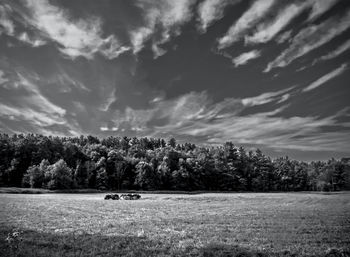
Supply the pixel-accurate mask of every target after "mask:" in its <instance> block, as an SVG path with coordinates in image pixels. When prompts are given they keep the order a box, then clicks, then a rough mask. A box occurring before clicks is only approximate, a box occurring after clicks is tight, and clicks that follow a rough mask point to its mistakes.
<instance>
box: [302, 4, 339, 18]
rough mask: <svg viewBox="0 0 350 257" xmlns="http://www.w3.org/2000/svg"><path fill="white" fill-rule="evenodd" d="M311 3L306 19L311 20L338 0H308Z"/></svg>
mask: <svg viewBox="0 0 350 257" xmlns="http://www.w3.org/2000/svg"><path fill="white" fill-rule="evenodd" d="M309 1H310V2H311V4H312V10H311V12H310V14H309V18H308V21H313V20H315V19H317V18H318V17H320V16H321V15H322V14H324V13H325V12H327V11H328V10H329V9H331V8H332V7H333V6H334V5H335V4H336V3H337V2H339V0H309Z"/></svg>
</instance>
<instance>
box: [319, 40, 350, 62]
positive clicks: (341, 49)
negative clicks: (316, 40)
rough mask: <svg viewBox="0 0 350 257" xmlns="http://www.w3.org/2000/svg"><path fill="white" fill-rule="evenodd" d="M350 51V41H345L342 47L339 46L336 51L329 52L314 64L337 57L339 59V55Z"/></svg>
mask: <svg viewBox="0 0 350 257" xmlns="http://www.w3.org/2000/svg"><path fill="white" fill-rule="evenodd" d="M349 49H350V39H349V40H347V41H345V42H344V43H343V44H341V45H340V46H338V47H337V48H336V49H334V50H333V51H332V52H329V53H328V54H326V55H323V56H321V57H320V58H317V59H316V60H315V61H314V62H313V64H315V63H317V62H320V61H326V60H330V59H333V58H335V57H338V56H339V55H341V54H342V53H344V52H346V51H348V50H349Z"/></svg>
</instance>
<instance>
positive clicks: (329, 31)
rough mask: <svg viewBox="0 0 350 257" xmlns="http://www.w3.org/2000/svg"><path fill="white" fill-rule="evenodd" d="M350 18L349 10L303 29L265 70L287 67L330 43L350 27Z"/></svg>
mask: <svg viewBox="0 0 350 257" xmlns="http://www.w3.org/2000/svg"><path fill="white" fill-rule="evenodd" d="M349 20H350V11H349V10H348V11H347V12H346V13H345V15H343V16H342V17H338V16H337V17H332V18H329V19H328V20H326V21H324V22H322V23H321V24H318V25H311V26H308V27H306V28H304V29H302V30H301V31H300V32H299V33H298V34H297V35H296V36H295V37H294V38H293V40H292V43H291V45H290V46H289V47H288V48H287V49H286V50H285V51H283V52H282V53H281V54H280V55H279V56H278V57H277V58H276V59H275V60H273V61H272V62H270V63H269V64H268V65H267V67H266V69H265V72H269V71H270V70H271V69H273V68H276V67H285V66H287V65H288V64H290V63H291V62H293V61H294V60H295V59H297V58H299V57H301V56H303V55H305V54H307V53H309V52H310V51H312V50H314V49H316V48H318V47H320V46H322V45H324V44H326V43H328V42H329V41H331V40H332V39H333V38H334V37H336V36H338V35H340V34H342V33H343V32H345V31H346V30H347V29H348V28H350V22H349Z"/></svg>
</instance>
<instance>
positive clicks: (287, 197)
mask: <svg viewBox="0 0 350 257" xmlns="http://www.w3.org/2000/svg"><path fill="white" fill-rule="evenodd" d="M103 196H104V194H37V195H36V194H25V195H18V194H1V195H0V227H1V229H0V237H1V238H0V248H1V249H0V255H1V256H10V254H13V255H17V256H349V250H350V249H349V245H350V215H349V213H350V193H340V194H339V193H338V194H320V193H319V194H315V193H310V194H308V193H271V194H269V193H236V194H219V193H217V194H211V193H210V194H209V193H208V194H196V195H185V194H183V195H182V194H177V195H173V194H143V195H142V199H141V200H138V201H104V200H103ZM13 229H19V230H22V231H23V235H22V238H23V240H22V241H21V242H19V247H18V249H12V252H10V247H9V245H8V243H6V242H5V241H4V240H3V239H5V238H6V236H7V233H8V232H10V231H12V230H13Z"/></svg>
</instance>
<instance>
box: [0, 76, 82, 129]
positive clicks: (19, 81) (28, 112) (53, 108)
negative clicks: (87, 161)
mask: <svg viewBox="0 0 350 257" xmlns="http://www.w3.org/2000/svg"><path fill="white" fill-rule="evenodd" d="M39 80H40V78H39V77H38V75H36V74H29V73H19V72H17V73H15V76H13V77H12V78H11V79H10V81H9V82H8V83H7V84H8V86H7V87H6V88H7V91H12V94H11V95H9V96H7V97H5V96H2V97H1V96H0V98H1V103H0V117H1V118H2V119H5V121H7V122H6V123H8V122H10V124H15V125H14V127H16V128H19V129H20V131H21V132H35V133H43V134H45V135H47V134H52V133H55V134H57V135H77V134H79V133H81V130H80V128H79V126H78V125H77V124H76V122H74V121H73V120H69V121H68V119H67V116H69V114H68V113H67V111H66V109H64V108H62V107H61V106H58V105H57V104H55V103H53V102H52V101H51V100H50V99H49V98H47V97H46V96H45V95H44V94H43V93H42V92H41V90H40V89H39V87H38V86H37V85H36V82H38V81H39ZM14 95H15V97H16V98H15V99H16V101H13V96H14ZM7 127H8V130H9V129H11V126H7ZM9 131H10V130H9Z"/></svg>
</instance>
